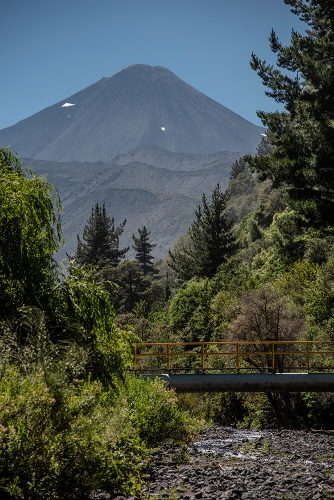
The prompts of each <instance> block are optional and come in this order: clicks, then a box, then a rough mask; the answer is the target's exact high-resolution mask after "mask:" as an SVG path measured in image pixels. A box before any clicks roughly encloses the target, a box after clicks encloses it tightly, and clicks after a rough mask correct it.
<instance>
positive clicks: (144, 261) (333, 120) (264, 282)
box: [0, 0, 334, 499]
mask: <svg viewBox="0 0 334 500" xmlns="http://www.w3.org/2000/svg"><path fill="white" fill-rule="evenodd" d="M285 3H287V4H288V5H290V6H291V7H292V8H293V11H294V12H295V14H297V15H298V16H299V17H300V19H302V20H303V21H305V22H306V23H307V25H308V28H309V29H308V30H307V31H306V34H305V35H299V34H297V33H294V32H293V33H292V38H291V45H290V46H288V47H284V46H282V45H281V43H280V42H279V40H278V38H277V36H276V34H275V33H274V32H272V34H271V36H270V44H271V48H272V51H273V52H274V53H275V54H276V55H277V67H276V68H274V67H272V66H271V65H268V64H267V63H266V62H265V61H262V60H261V59H259V58H258V57H257V56H256V55H253V56H252V61H251V65H252V67H253V69H254V70H255V71H256V72H257V73H258V74H259V76H260V78H261V79H262V82H263V84H264V85H265V86H266V87H267V89H268V90H267V92H268V95H270V96H271V97H272V98H273V99H275V100H276V101H277V102H280V103H283V105H284V110H283V111H282V112H278V111H277V112H275V113H266V112H263V111H260V112H259V116H260V117H261V119H262V121H263V124H264V125H265V126H266V128H267V132H266V134H265V135H264V136H263V139H262V141H261V143H260V144H259V146H258V148H257V152H256V154H254V155H253V156H251V155H247V156H244V157H243V158H241V159H236V161H235V163H234V164H233V166H232V169H231V172H230V180H229V185H228V188H227V190H226V191H224V190H222V188H221V186H220V185H219V184H217V185H216V186H213V189H212V193H211V194H210V195H208V194H203V196H202V201H201V203H199V204H198V206H197V208H196V210H195V212H194V215H193V222H192V223H191V225H190V227H189V229H188V231H187V233H186V234H185V235H184V236H182V237H181V238H180V239H179V241H178V242H177V243H176V245H175V246H174V248H172V249H171V250H170V252H169V254H168V256H166V258H165V259H164V260H160V261H156V260H155V259H154V251H155V248H156V247H155V242H154V240H153V239H151V233H150V227H149V226H148V225H144V223H143V224H142V225H141V226H140V227H138V230H137V231H136V232H134V233H133V235H132V242H133V243H132V250H133V254H134V257H135V258H134V259H132V260H129V259H127V258H126V257H127V252H128V250H129V249H128V247H123V246H122V245H121V244H120V236H121V234H122V232H123V230H124V226H125V224H126V221H125V220H121V221H117V222H115V219H114V214H109V213H108V210H107V208H106V206H105V205H104V204H103V202H102V203H96V204H95V205H93V206H92V207H91V214H90V216H89V218H88V220H87V222H86V225H85V228H84V230H83V232H82V234H79V235H78V236H77V247H76V251H75V253H74V254H73V255H71V256H69V259H68V264H67V265H66V266H65V267H64V268H62V267H59V266H58V265H57V264H56V262H55V261H54V259H53V255H54V253H55V252H56V251H57V250H58V248H59V246H60V245H61V244H62V242H63V240H62V232H61V225H60V213H61V203H60V200H59V196H58V194H57V192H56V191H55V189H54V188H53V186H52V185H51V184H49V183H48V182H47V181H46V179H45V178H44V177H40V176H38V175H36V174H35V173H34V172H33V171H32V170H26V169H25V168H24V165H21V164H20V162H19V160H18V158H17V157H16V156H15V154H14V153H13V152H12V151H10V150H8V149H1V150H0V424H1V425H0V449H1V453H0V496H1V498H4V499H5V498H8V499H19V498H24V499H38V498H43V499H64V498H83V497H85V495H86V497H87V496H88V495H89V494H90V493H91V492H93V491H94V492H96V493H100V492H103V491H108V492H110V493H111V495H114V496H116V495H118V494H122V493H125V494H127V495H134V494H139V495H140V494H141V493H140V492H141V490H142V486H143V483H144V481H145V466H146V465H147V463H148V460H149V456H150V454H151V453H152V450H154V448H155V447H158V446H159V445H161V444H162V443H164V442H170V443H171V449H172V450H174V453H175V462H177V460H184V461H186V460H187V459H188V458H189V457H188V456H187V450H186V448H185V447H184V443H186V442H187V441H188V440H190V439H191V438H192V437H193V436H194V435H196V432H198V430H199V429H200V428H201V426H202V425H203V422H204V421H209V422H210V421H211V422H212V421H219V422H222V423H224V424H228V425H234V426H241V427H246V428H266V427H267V428H268V427H273V426H276V427H289V428H299V429H300V428H301V429H309V428H311V427H317V428H322V429H326V428H327V429H328V428H331V427H332V426H333V418H334V398H333V394H332V393H330V394H326V393H282V394H280V393H266V394H261V393H257V394H247V393H223V394H210V395H209V394H202V395H201V396H198V395H195V396H193V395H188V394H186V395H183V396H179V397H177V396H176V394H175V393H174V392H173V391H169V390H167V389H166V387H165V386H164V385H163V383H162V382H160V381H159V380H154V381H152V380H145V379H143V378H141V377H136V376H134V375H133V373H131V370H130V369H131V367H132V366H133V365H132V361H133V359H132V352H133V344H134V343H135V342H140V341H150V342H167V341H186V342H193V341H226V340H228V341H236V340H240V341H241V340H245V341H247V340H250V341H255V340H263V341H273V340H282V341H287V342H288V341H289V340H300V339H302V340H314V341H315V340H319V341H322V342H327V341H330V342H334V256H333V255H334V224H333V222H334V220H333V214H334V185H333V167H334V134H333V124H334V105H333V104H334V90H333V89H334V72H333V60H334V11H333V5H332V1H330V0H310V1H309V2H304V1H303V0H285ZM286 359H287V361H288V358H286ZM332 361H333V356H332V353H328V355H327V356H324V357H322V359H321V362H322V365H323V367H324V368H325V369H327V370H330V371H333V364H332ZM246 363H248V365H247V368H249V369H253V370H254V369H256V368H255V367H254V366H253V365H252V360H251V357H250V358H249V359H248V360H246ZM285 366H287V365H284V366H283V365H282V366H281V367H280V368H281V371H284V368H285ZM231 367H232V368H233V366H229V367H227V368H231ZM211 368H212V369H215V370H221V369H226V366H223V365H222V364H220V362H219V359H218V358H214V357H212V362H211ZM261 369H262V371H268V370H269V369H270V365H269V364H268V363H267V364H263V366H262V367H261ZM180 457H181V458H180Z"/></svg>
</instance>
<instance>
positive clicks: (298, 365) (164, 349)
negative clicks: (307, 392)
mask: <svg viewBox="0 0 334 500" xmlns="http://www.w3.org/2000/svg"><path fill="white" fill-rule="evenodd" d="M133 369H134V370H135V371H136V372H145V373H150V372H161V371H162V370H163V371H168V373H171V372H180V371H185V372H202V373H205V372H206V371H207V372H212V371H218V372H223V373H224V372H226V373H228V372H235V371H236V372H237V373H240V372H241V371H256V372H259V371H260V372H267V373H268V372H269V373H276V372H281V373H283V372H294V373H296V372H297V373H298V372H301V371H303V372H305V371H307V372H311V371H317V372H319V371H327V372H328V371H333V370H334V342H323V341H313V340H296V341H287V340H276V341H271V340H268V341H267V340H265V341H247V342H237V341H236V342H232V341H230V342H142V343H137V344H135V346H134V361H133Z"/></svg>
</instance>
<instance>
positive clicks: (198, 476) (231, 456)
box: [123, 426, 334, 500]
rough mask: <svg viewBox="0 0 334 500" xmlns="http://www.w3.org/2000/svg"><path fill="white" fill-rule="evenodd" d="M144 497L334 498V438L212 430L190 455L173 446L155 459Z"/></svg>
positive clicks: (215, 499) (189, 499) (188, 499)
mask: <svg viewBox="0 0 334 500" xmlns="http://www.w3.org/2000/svg"><path fill="white" fill-rule="evenodd" d="M187 459H188V463H184V462H187ZM180 462H183V463H180ZM143 495H144V498H145V499H150V500H153V499H158V500H162V499H166V500H167V499H170V500H172V499H173V500H174V499H180V500H195V499H210V500H218V499H219V500H223V499H224V500H236V499H241V500H248V499H261V500H267V499H274V498H275V499H282V500H294V499H295V500H297V499H298V500H311V499H312V500H318V499H329V498H333V499H334V436H328V435H324V434H313V433H311V432H305V431H289V430H281V431H278V430H273V431H249V430H240V429H234V428H230V427H222V426H214V427H208V428H207V429H206V430H205V431H203V432H202V434H201V436H200V439H198V440H197V441H195V442H194V443H192V444H191V445H190V446H189V447H188V453H187V450H185V449H183V450H182V449H179V450H177V449H175V447H173V446H172V445H170V444H169V445H168V444H167V445H165V446H164V447H163V448H162V449H160V450H159V451H158V452H157V453H155V454H154V455H153V457H152V462H151V464H150V467H149V468H148V470H147V485H146V487H145V488H144V491H143ZM123 498H125V497H123Z"/></svg>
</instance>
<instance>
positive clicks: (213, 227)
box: [169, 184, 235, 280]
mask: <svg viewBox="0 0 334 500" xmlns="http://www.w3.org/2000/svg"><path fill="white" fill-rule="evenodd" d="M227 200H228V195H227V194H226V193H223V192H222V191H221V189H220V186H219V184H217V186H216V187H215V189H214V190H213V193H212V197H211V203H209V202H208V200H207V198H206V196H205V194H203V196H202V205H199V206H198V207H197V209H196V211H195V219H194V221H193V223H192V225H191V227H190V229H189V233H190V238H191V245H190V246H189V247H188V248H183V251H181V252H175V253H173V252H171V251H169V256H170V264H169V265H170V267H171V268H172V269H174V271H176V273H177V275H178V277H179V278H180V279H182V280H188V279H190V278H192V277H194V276H198V277H208V278H211V277H212V276H214V274H215V273H216V272H217V269H218V267H219V266H220V264H222V263H223V262H225V261H226V259H227V258H228V257H229V256H230V255H231V254H232V253H233V252H234V249H235V235H234V232H233V230H232V226H233V221H230V220H228V217H227V214H226V204H227Z"/></svg>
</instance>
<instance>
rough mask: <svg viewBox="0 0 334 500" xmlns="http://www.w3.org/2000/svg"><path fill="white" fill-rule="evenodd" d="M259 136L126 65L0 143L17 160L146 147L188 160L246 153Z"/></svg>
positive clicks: (240, 121)
mask: <svg viewBox="0 0 334 500" xmlns="http://www.w3.org/2000/svg"><path fill="white" fill-rule="evenodd" d="M64 105H66V106H64ZM262 131H263V128H262V127H258V126H256V125H254V124H252V123H250V122H248V121H247V120H245V119H244V118H242V117H241V116H239V115H237V114H236V113H234V112H233V111H231V110H229V109H228V108H226V107H225V106H223V105H222V104H219V103H217V102H216V101H214V100H213V99H211V98H210V97H208V96H205V95H204V94H203V93H201V92H200V91H198V90H196V89H195V88H194V87H192V86H191V85H189V84H188V83H186V82H184V81H183V80H181V79H180V78H179V77H178V76H177V75H175V74H174V73H172V72H171V71H170V70H168V69H166V68H163V67H161V66H149V65H132V66H129V67H127V68H123V69H122V70H121V71H119V72H118V73H116V74H115V75H113V76H111V77H103V78H102V79H100V80H98V81H97V82H96V83H93V84H92V85H90V86H88V87H86V88H85V89H83V90H80V91H78V92H76V93H75V94H73V95H71V96H69V97H67V98H66V99H63V100H62V101H59V102H58V103H56V104H54V105H52V106H49V107H47V108H45V109H43V110H41V111H39V112H38V113H35V114H34V115H32V116H31V117H28V118H26V119H24V120H22V121H20V122H18V123H17V124H15V125H12V126H11V127H8V128H5V129H2V130H0V144H1V146H3V147H5V146H11V147H13V148H14V149H15V150H16V151H17V152H18V154H19V156H20V157H30V158H36V159H44V160H55V161H66V162H67V161H98V160H100V161H110V160H111V159H112V158H114V157H116V156H117V155H120V154H124V153H127V152H128V151H131V150H134V149H136V148H138V147H141V146H154V145H156V146H159V147H161V148H164V149H167V150H169V151H173V152H179V153H181V152H186V153H192V154H210V153H215V152H216V151H221V150H229V151H249V152H253V151H255V148H256V146H257V144H258V143H259V142H260V139H261V132H262Z"/></svg>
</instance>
